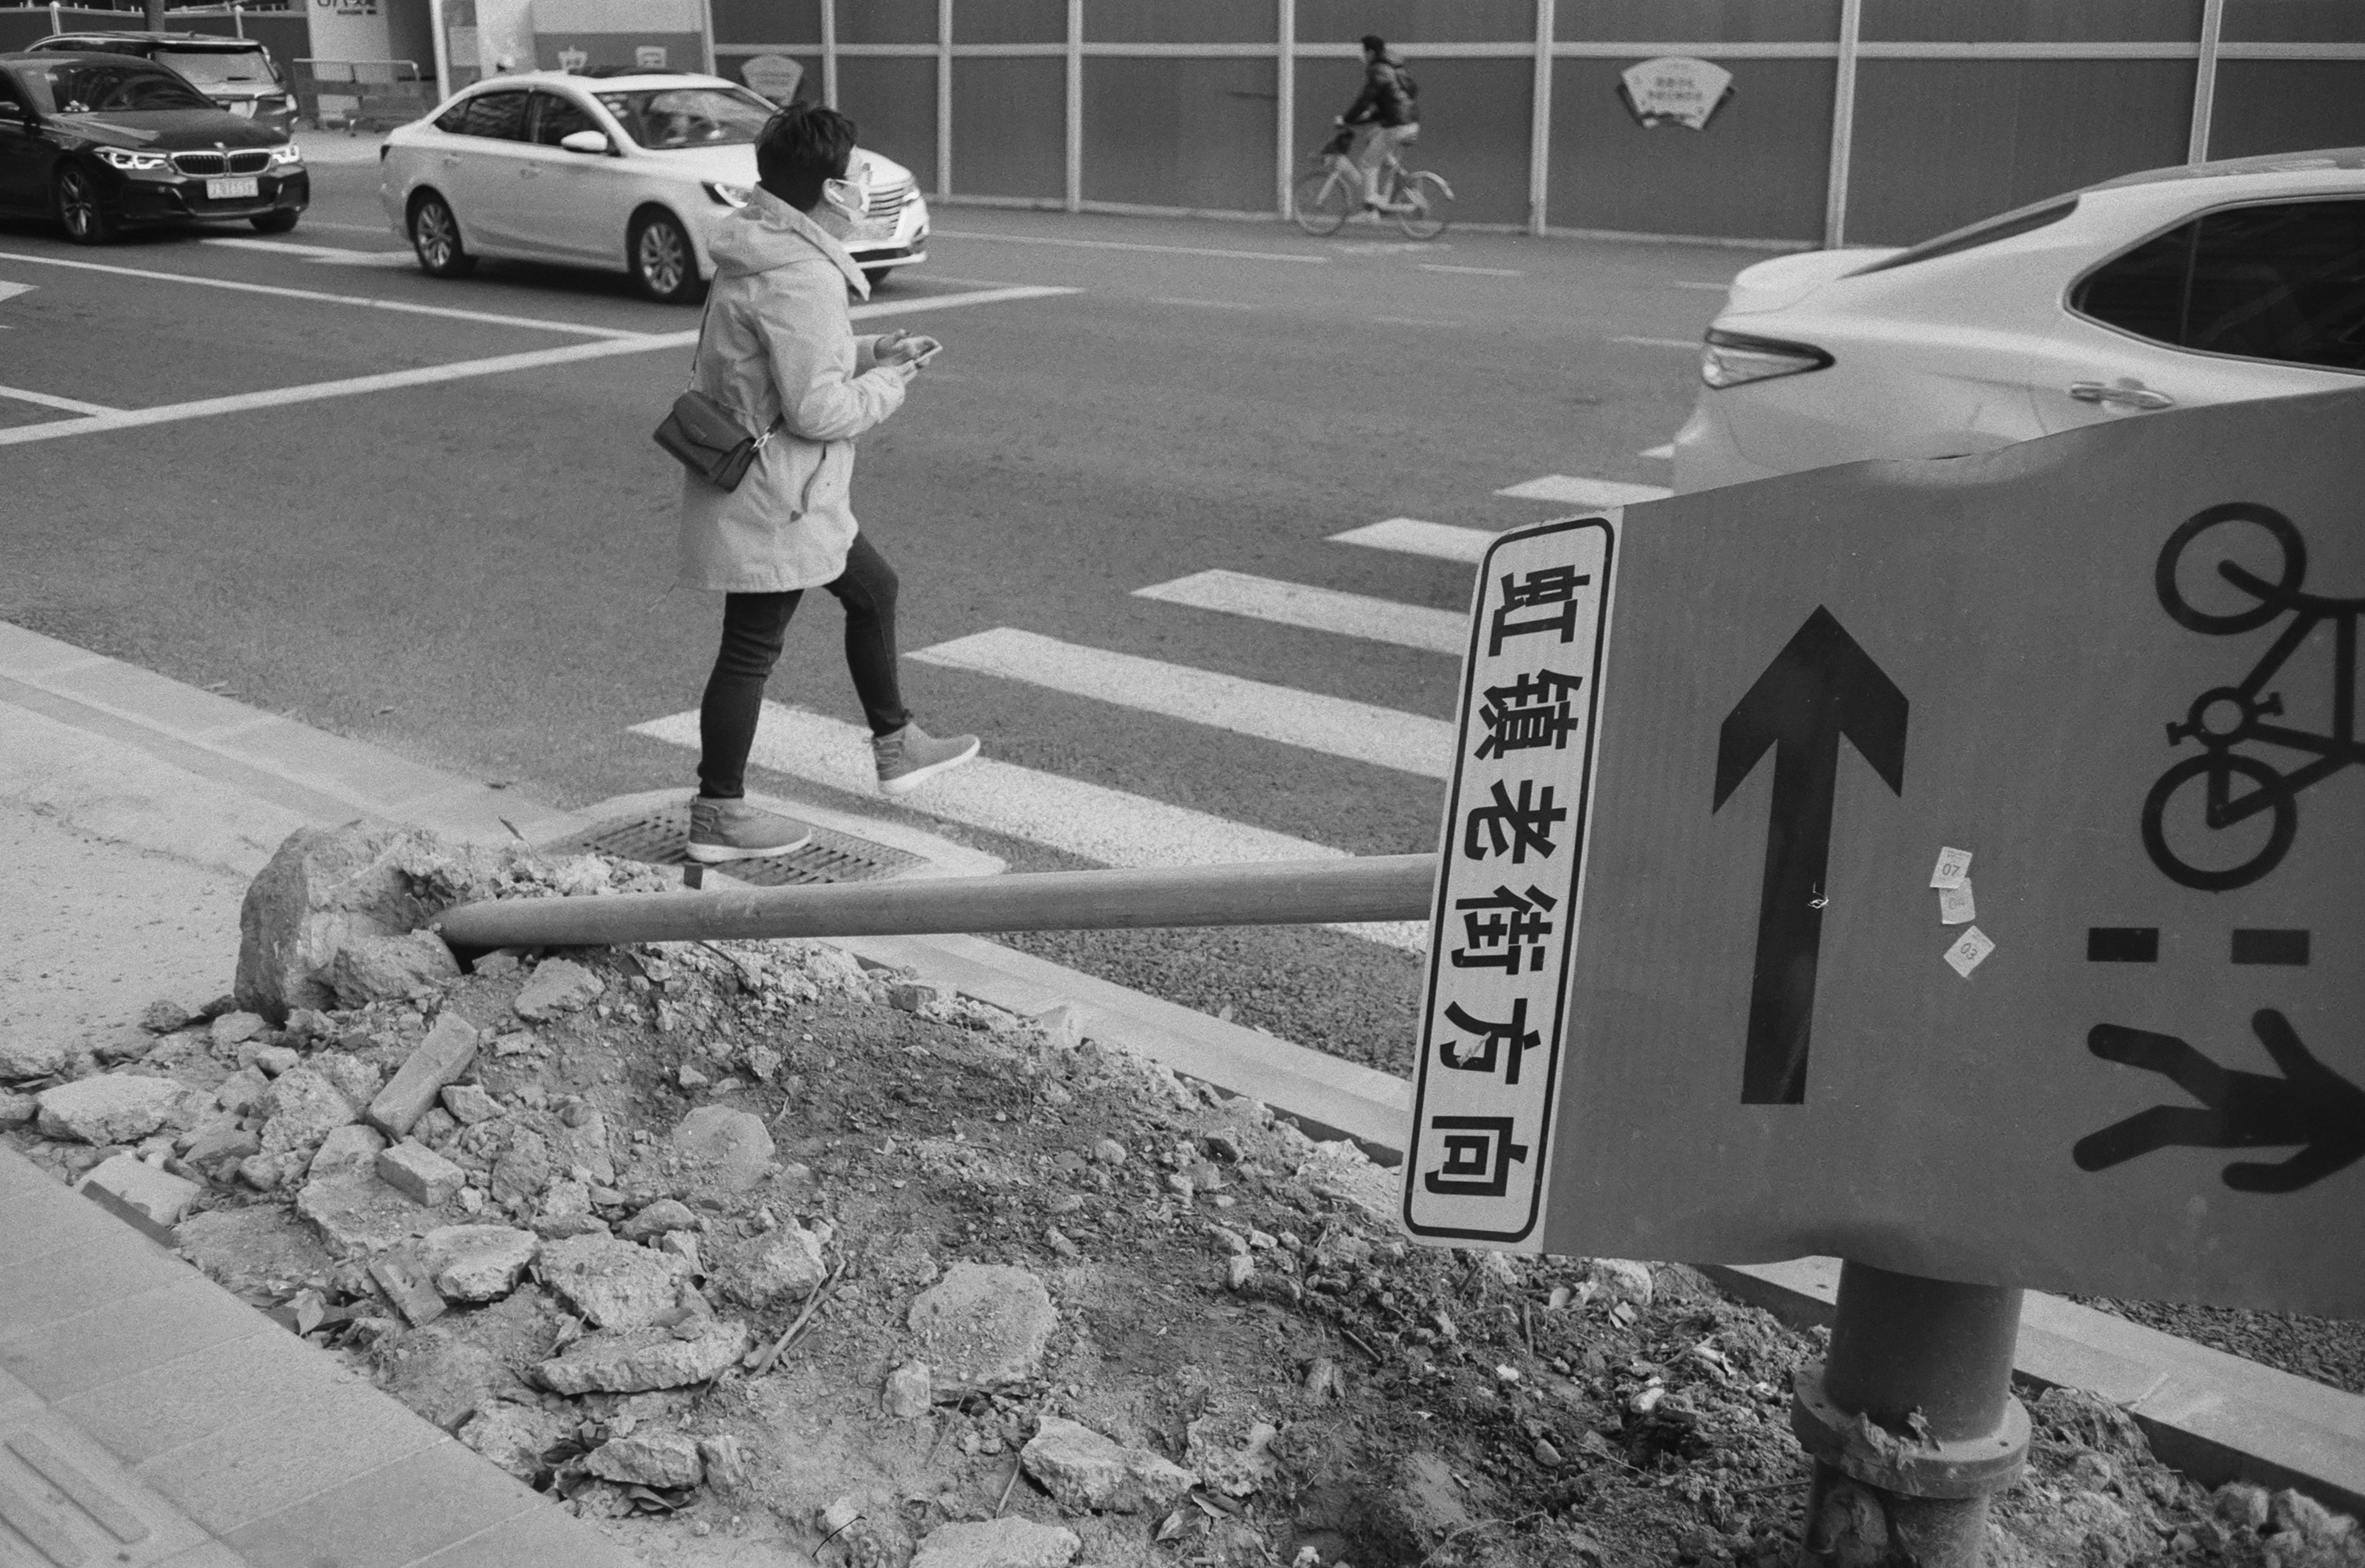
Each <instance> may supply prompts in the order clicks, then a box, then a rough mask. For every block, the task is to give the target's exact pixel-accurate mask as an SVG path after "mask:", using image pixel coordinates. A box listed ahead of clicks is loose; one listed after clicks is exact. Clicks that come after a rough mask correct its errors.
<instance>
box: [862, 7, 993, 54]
mask: <svg viewBox="0 0 2365 1568" xmlns="http://www.w3.org/2000/svg"><path fill="white" fill-rule="evenodd" d="M835 3H836V6H837V13H836V16H837V41H838V42H839V43H841V44H866V43H934V42H936V0H835ZM976 3H977V0H970V4H971V5H972V6H974V5H975V4H976Z"/></svg>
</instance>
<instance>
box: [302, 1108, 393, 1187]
mask: <svg viewBox="0 0 2365 1568" xmlns="http://www.w3.org/2000/svg"><path fill="white" fill-rule="evenodd" d="M385 1148H386V1135H385V1134H383V1133H381V1132H379V1131H378V1130H377V1129H376V1128H375V1127H365V1126H362V1125H361V1124H360V1123H359V1122H349V1123H347V1124H346V1125H345V1126H342V1127H338V1128H336V1129H334V1130H333V1131H331V1133H330V1134H329V1136H328V1137H324V1138H322V1139H321V1140H320V1148H319V1151H318V1152H317V1153H315V1154H314V1155H313V1156H312V1163H311V1165H310V1166H309V1167H308V1168H307V1169H306V1170H305V1174H306V1175H308V1176H309V1177H311V1178H312V1179H313V1180H315V1181H319V1180H322V1179H324V1178H327V1177H330V1176H353V1175H374V1174H375V1172H376V1170H377V1157H378V1156H379V1154H381V1153H383V1152H384V1151H385Z"/></svg>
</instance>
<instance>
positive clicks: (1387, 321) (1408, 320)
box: [1372, 316, 1462, 327]
mask: <svg viewBox="0 0 2365 1568" xmlns="http://www.w3.org/2000/svg"><path fill="white" fill-rule="evenodd" d="M1372 319H1373V320H1374V321H1377V322H1379V323H1381V324H1382V325H1383V326H1388V327H1459V326H1460V325H1462V323H1461V322H1459V321H1440V320H1438V319H1435V318H1434V317H1429V316H1374V317H1373V318H1372Z"/></svg>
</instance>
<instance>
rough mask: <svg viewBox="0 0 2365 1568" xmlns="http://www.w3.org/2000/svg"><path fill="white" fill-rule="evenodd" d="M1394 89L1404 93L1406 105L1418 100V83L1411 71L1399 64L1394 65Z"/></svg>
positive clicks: (1415, 102)
mask: <svg viewBox="0 0 2365 1568" xmlns="http://www.w3.org/2000/svg"><path fill="white" fill-rule="evenodd" d="M1396 90H1397V91H1398V92H1401V93H1402V94H1403V95H1405V103H1406V105H1407V106H1411V105H1413V104H1417V103H1418V102H1419V101H1420V84H1419V83H1418V82H1416V81H1414V80H1413V79H1412V73H1411V72H1409V71H1407V70H1406V69H1405V68H1404V67H1403V66H1401V65H1399V66H1397V67H1396Z"/></svg>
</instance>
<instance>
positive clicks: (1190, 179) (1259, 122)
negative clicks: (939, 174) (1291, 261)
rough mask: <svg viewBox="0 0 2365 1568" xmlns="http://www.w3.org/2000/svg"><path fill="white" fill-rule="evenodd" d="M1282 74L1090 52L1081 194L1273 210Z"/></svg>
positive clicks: (1247, 62)
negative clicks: (1277, 108)
mask: <svg viewBox="0 0 2365 1568" xmlns="http://www.w3.org/2000/svg"><path fill="white" fill-rule="evenodd" d="M1279 81H1280V70H1279V67H1278V65H1277V64H1276V62H1273V61H1272V60H1252V59H1216V60H1205V59H1200V60H1193V59H1188V58H1175V57H1171V56H1161V57H1155V58H1149V59H1127V58H1124V57H1113V56H1107V55H1094V56H1090V57H1087V58H1086V60H1085V61H1084V165H1083V199H1085V200H1086V201H1107V202H1126V203H1131V204H1133V205H1136V206H1142V207H1198V208H1202V209H1205V210H1209V211H1218V212H1222V211H1230V212H1247V211H1257V210H1262V209H1270V208H1271V207H1272V160H1273V147H1272V139H1273V113H1274V110H1273V105H1274V103H1275V102H1276V100H1277V99H1278V98H1279V96H1280V87H1279ZM956 188H958V187H956Z"/></svg>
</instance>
